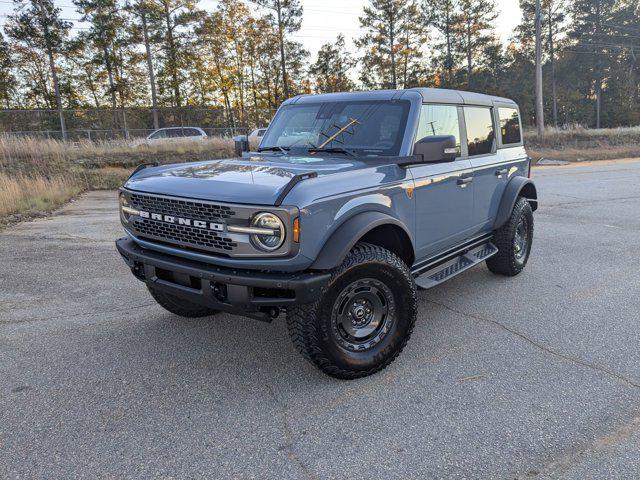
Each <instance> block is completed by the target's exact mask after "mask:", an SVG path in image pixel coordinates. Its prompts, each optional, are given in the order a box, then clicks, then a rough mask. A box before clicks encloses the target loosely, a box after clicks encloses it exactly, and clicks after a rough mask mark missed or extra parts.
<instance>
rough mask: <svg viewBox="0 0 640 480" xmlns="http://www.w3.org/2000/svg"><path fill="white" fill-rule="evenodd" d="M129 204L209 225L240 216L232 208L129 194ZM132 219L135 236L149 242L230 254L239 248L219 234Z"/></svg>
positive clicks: (200, 229)
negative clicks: (208, 223) (209, 223)
mask: <svg viewBox="0 0 640 480" xmlns="http://www.w3.org/2000/svg"><path fill="white" fill-rule="evenodd" d="M128 201H129V204H130V205H131V207H133V208H135V209H136V210H143V211H145V212H150V213H158V214H161V215H170V216H175V217H181V218H187V219H191V220H200V221H205V222H217V223H226V222H227V219H229V218H232V217H234V216H235V215H236V212H235V211H234V210H233V209H232V208H231V207H229V206H226V205H217V204H211V203H204V202H198V201H195V200H181V199H176V198H168V197H158V196H150V195H142V194H138V193H131V194H129V195H128ZM132 220H133V221H132V222H131V224H130V226H129V228H131V229H132V233H134V234H135V235H137V236H139V237H141V238H146V239H148V240H156V241H161V242H163V243H167V244H171V245H179V246H182V247H186V248H192V249H194V250H205V251H214V252H217V253H221V254H227V255H228V254H231V253H232V252H233V251H234V249H235V248H236V247H237V246H238V244H237V243H236V242H234V241H233V240H232V239H231V238H229V237H226V236H225V234H223V233H221V232H218V231H213V230H207V229H204V228H196V227H192V226H189V225H179V224H176V223H168V222H163V221H160V220H154V219H151V218H139V217H133V218H132Z"/></svg>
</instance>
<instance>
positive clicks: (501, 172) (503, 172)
mask: <svg viewBox="0 0 640 480" xmlns="http://www.w3.org/2000/svg"><path fill="white" fill-rule="evenodd" d="M507 173H509V169H508V168H501V169H500V170H496V177H498V178H502V176H503V175H506V174H507Z"/></svg>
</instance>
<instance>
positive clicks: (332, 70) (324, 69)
mask: <svg viewBox="0 0 640 480" xmlns="http://www.w3.org/2000/svg"><path fill="white" fill-rule="evenodd" d="M355 63H356V62H355V61H354V60H353V58H351V55H349V52H348V51H347V48H346V45H345V40H344V35H342V34H340V35H338V38H337V39H336V41H335V43H325V44H324V45H322V47H320V50H319V51H318V58H317V60H316V61H315V63H314V64H313V65H311V67H309V74H310V75H311V77H312V78H313V81H314V89H315V91H316V92H317V93H329V92H348V91H350V90H353V89H354V88H355V85H354V83H353V81H352V80H351V79H350V78H349V73H350V71H351V69H352V68H353V67H354V66H355Z"/></svg>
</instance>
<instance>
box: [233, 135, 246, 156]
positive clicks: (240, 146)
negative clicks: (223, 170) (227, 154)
mask: <svg viewBox="0 0 640 480" xmlns="http://www.w3.org/2000/svg"><path fill="white" fill-rule="evenodd" d="M233 146H234V149H235V154H236V156H238V157H241V156H242V152H248V151H249V137H248V136H246V135H238V136H237V137H233Z"/></svg>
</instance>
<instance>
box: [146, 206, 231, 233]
mask: <svg viewBox="0 0 640 480" xmlns="http://www.w3.org/2000/svg"><path fill="white" fill-rule="evenodd" d="M138 215H139V216H140V218H149V219H151V220H157V221H159V222H165V223H175V224H177V225H186V226H188V227H190V226H193V227H195V228H201V229H203V230H214V231H216V232H223V231H224V224H222V223H213V222H205V221H204V220H192V219H190V218H182V217H176V216H174V215H163V214H160V213H151V212H145V211H143V210H139V212H138Z"/></svg>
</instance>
